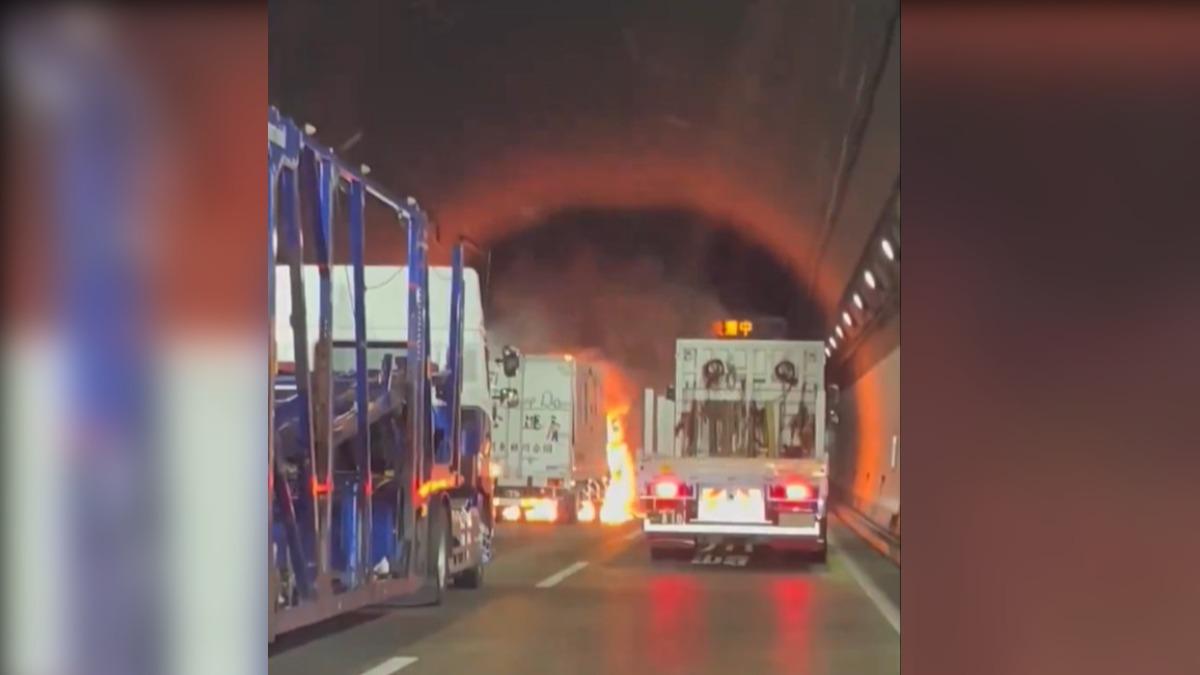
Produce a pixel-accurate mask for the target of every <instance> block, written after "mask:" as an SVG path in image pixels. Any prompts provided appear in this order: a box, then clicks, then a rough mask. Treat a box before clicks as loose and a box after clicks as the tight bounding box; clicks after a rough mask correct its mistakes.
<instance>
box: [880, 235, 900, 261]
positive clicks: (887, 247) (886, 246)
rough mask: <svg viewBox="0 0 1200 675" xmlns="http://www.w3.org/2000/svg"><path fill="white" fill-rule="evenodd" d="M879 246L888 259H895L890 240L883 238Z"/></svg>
mask: <svg viewBox="0 0 1200 675" xmlns="http://www.w3.org/2000/svg"><path fill="white" fill-rule="evenodd" d="M879 247H880V248H882V249H883V254H884V255H885V256H887V259H888V260H895V259H896V251H895V249H893V248H892V242H890V241H888V240H887V239H884V240H882V241H880V242H879Z"/></svg>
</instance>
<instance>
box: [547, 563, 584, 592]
mask: <svg viewBox="0 0 1200 675" xmlns="http://www.w3.org/2000/svg"><path fill="white" fill-rule="evenodd" d="M587 566H588V563H587V561H586V560H580V561H579V562H575V563H571V564H570V565H567V566H566V567H565V568H563V569H561V570H559V571H557V572H555V573H554V574H551V575H550V576H548V577H546V578H545V579H542V580H541V581H539V582H537V587H538V588H553V587H554V586H557V585H558V583H559V582H560V581H562V580H563V579H566V578H567V577H569V576H571V575H572V574H575V573H576V572H578V571H579V570H581V569H583V568H585V567H587Z"/></svg>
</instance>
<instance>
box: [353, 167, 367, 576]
mask: <svg viewBox="0 0 1200 675" xmlns="http://www.w3.org/2000/svg"><path fill="white" fill-rule="evenodd" d="M365 221H366V191H365V188H364V186H363V184H362V182H361V181H358V180H352V181H350V259H351V264H352V267H353V269H354V370H355V372H354V388H355V404H356V406H357V408H358V414H357V415H356V418H357V422H358V434H357V438H358V470H359V499H360V504H359V514H360V517H359V528H358V530H357V532H356V537H355V540H356V542H357V546H356V550H357V551H358V553H359V555H358V558H359V560H358V562H359V572H360V576H359V578H360V579H365V578H366V574H367V570H368V569H369V565H368V563H367V559H368V556H369V553H370V548H369V547H370V542H371V537H370V527H371V492H372V484H371V433H370V418H369V409H368V403H367V393H368V392H367V306H366V305H367V303H366V299H367V293H366V288H367V284H366V270H365V265H364V258H365V251H364V249H365V240H366V222H365Z"/></svg>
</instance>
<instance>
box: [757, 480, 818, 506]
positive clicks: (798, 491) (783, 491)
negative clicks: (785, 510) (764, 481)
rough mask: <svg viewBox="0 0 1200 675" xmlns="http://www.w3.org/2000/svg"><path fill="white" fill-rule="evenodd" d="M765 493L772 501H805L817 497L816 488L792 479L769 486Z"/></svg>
mask: <svg viewBox="0 0 1200 675" xmlns="http://www.w3.org/2000/svg"><path fill="white" fill-rule="evenodd" d="M767 495H768V496H769V497H770V498H771V499H772V500H774V501H780V502H807V501H811V500H814V499H816V498H817V490H816V488H814V487H813V486H811V485H809V484H807V483H801V482H799V481H794V482H790V483H784V484H782V485H772V486H770V488H769V489H768V491H767Z"/></svg>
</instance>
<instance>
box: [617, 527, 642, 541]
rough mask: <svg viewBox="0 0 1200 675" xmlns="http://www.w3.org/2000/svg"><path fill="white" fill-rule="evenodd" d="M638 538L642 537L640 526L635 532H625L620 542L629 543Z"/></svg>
mask: <svg viewBox="0 0 1200 675" xmlns="http://www.w3.org/2000/svg"><path fill="white" fill-rule="evenodd" d="M640 536H642V528H641V526H638V528H637V529H636V530H634V531H632V532H626V533H625V536H623V537H621V540H622V541H630V540H632V539H637V538H638V537H640Z"/></svg>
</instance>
